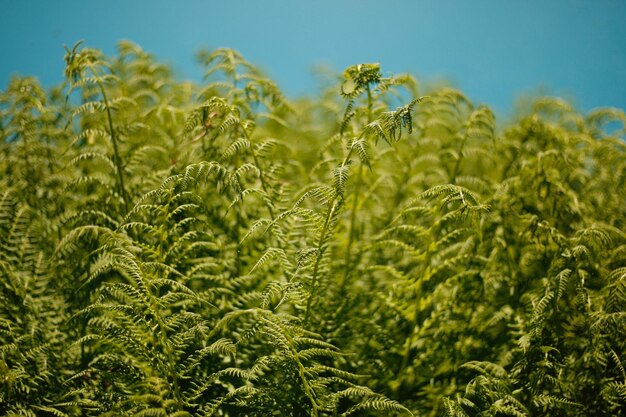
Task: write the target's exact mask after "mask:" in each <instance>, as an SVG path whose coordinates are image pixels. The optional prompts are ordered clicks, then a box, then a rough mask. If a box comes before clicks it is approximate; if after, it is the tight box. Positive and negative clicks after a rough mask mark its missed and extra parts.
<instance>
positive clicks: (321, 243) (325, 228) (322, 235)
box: [304, 148, 353, 323]
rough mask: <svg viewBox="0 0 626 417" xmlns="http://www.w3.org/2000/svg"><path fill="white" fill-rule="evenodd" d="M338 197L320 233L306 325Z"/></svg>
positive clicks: (330, 208) (349, 155)
mask: <svg viewBox="0 0 626 417" xmlns="http://www.w3.org/2000/svg"><path fill="white" fill-rule="evenodd" d="M352 152H353V150H352V148H351V149H350V151H349V152H348V155H346V157H345V158H344V160H343V162H342V163H341V167H342V168H343V167H345V166H346V165H347V164H348V161H349V160H350V157H351V156H352ZM337 197H338V194H336V193H335V196H334V197H333V199H332V200H331V201H330V203H329V206H328V211H327V212H326V218H325V219H324V226H323V227H322V232H321V233H320V238H319V240H318V242H317V257H316V259H315V265H314V266H313V276H312V277H311V286H312V291H311V294H310V295H309V298H308V300H307V302H306V310H305V313H304V322H305V323H307V322H308V320H309V314H310V311H311V306H312V305H313V296H314V295H315V293H316V290H317V281H318V279H317V274H318V273H319V266H320V262H321V260H322V255H323V250H322V247H323V246H324V242H325V241H326V234H327V233H328V229H329V226H330V220H331V219H332V218H333V215H334V214H335V211H336V210H337V207H338V205H337V204H336V203H337Z"/></svg>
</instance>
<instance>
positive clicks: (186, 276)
mask: <svg viewBox="0 0 626 417" xmlns="http://www.w3.org/2000/svg"><path fill="white" fill-rule="evenodd" d="M65 59H66V63H67V67H66V78H67V81H66V82H65V83H64V84H63V85H61V86H59V87H55V88H53V89H52V90H51V91H49V92H46V91H45V90H44V89H43V88H42V87H41V86H40V85H39V84H38V82H37V80H35V79H33V78H14V79H13V80H11V82H10V84H9V86H8V88H7V90H6V91H4V92H2V93H1V95H0V155H1V158H0V284H1V285H0V301H1V302H0V414H2V415H14V416H18V415H20V416H22V415H26V416H46V415H54V416H78V415H89V416H91V415H94V416H96V415H97V416H118V415H128V416H173V417H174V416H178V417H182V416H196V415H200V416H203V415H206V416H211V415H214V416H235V415H247V416H267V415H281V416H282V415H284V416H340V415H341V416H370V415H380V416H383V415H384V416H389V415H392V416H393V415H397V416H400V415H416V416H417V415H419V416H441V415H447V416H505V415H510V416H543V415H551V416H552V415H553V416H588V415H594V416H595V415H597V416H621V415H624V410H626V371H625V367H626V365H625V362H624V352H625V350H626V345H625V343H626V339H625V338H624V337H623V335H624V334H626V320H625V317H626V315H625V314H626V313H625V309H626V232H625V231H624V228H625V227H626V207H625V206H624V201H626V144H625V142H624V135H625V133H626V132H625V128H624V122H625V120H626V116H625V115H624V113H623V111H621V110H618V109H600V110H595V111H593V112H591V113H590V114H589V115H587V116H585V115H581V114H579V113H577V112H576V111H575V110H573V109H572V108H571V106H569V104H568V103H566V102H563V101H561V100H558V99H539V100H537V101H536V102H535V104H534V107H533V108H532V109H529V111H528V113H527V114H524V115H520V116H519V118H518V119H516V120H515V121H512V122H510V123H509V124H508V126H496V121H495V116H494V114H493V113H492V111H491V110H490V109H489V108H488V107H487V106H485V105H480V106H474V105H473V104H472V103H471V101H470V100H469V99H468V98H467V97H465V96H464V95H463V94H462V93H460V92H458V91H456V90H453V89H449V88H441V89H436V90H433V91H430V92H429V93H428V95H420V93H419V89H418V83H417V82H416V81H415V80H414V79H413V78H412V77H410V76H408V75H397V76H387V75H385V73H384V72H383V71H382V70H381V68H380V66H379V65H378V64H361V65H355V66H352V67H349V68H348V69H346V70H345V71H344V73H343V74H342V75H341V76H340V77H338V79H337V83H336V85H334V86H333V87H332V88H330V89H329V90H327V91H323V92H322V93H321V94H320V96H319V98H316V99H306V100H304V99H303V100H300V101H298V102H290V101H289V100H287V99H286V98H285V96H284V95H283V94H282V93H281V91H280V89H279V88H278V87H277V86H276V85H275V84H274V83H273V82H272V81H271V80H270V79H268V78H267V77H266V76H265V75H263V73H262V72H261V71H259V70H258V69H257V68H256V67H255V66H254V65H252V64H250V63H249V62H247V61H246V60H245V59H244V58H243V57H242V56H241V55H240V54H238V53H237V52H235V51H233V50H229V49H218V50H216V51H212V52H206V51H203V52H201V53H199V54H198V60H199V62H200V63H201V64H202V65H203V66H204V67H205V75H206V77H205V83H204V85H202V86H196V85H194V84H192V83H189V82H179V81H176V80H174V79H173V78H172V75H171V72H170V70H169V69H168V68H167V67H166V66H164V65H162V64H160V63H158V62H156V61H155V59H154V58H153V57H152V56H151V55H150V54H148V53H146V52H144V51H143V50H141V48H139V47H138V46H137V45H134V44H131V43H129V42H122V43H120V45H119V53H118V56H116V57H112V58H109V57H105V56H103V55H102V54H101V53H100V52H99V51H97V50H93V49H89V48H82V47H81V45H80V43H79V44H77V45H75V46H74V47H73V48H71V49H69V48H68V49H67V51H66V57H65ZM615 126H617V128H616V127H615Z"/></svg>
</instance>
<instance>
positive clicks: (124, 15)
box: [0, 0, 626, 113]
mask: <svg viewBox="0 0 626 417" xmlns="http://www.w3.org/2000/svg"><path fill="white" fill-rule="evenodd" d="M0 6H1V7H0V57H1V58H0V88H2V89H4V88H5V87H6V85H7V82H8V80H9V78H10V76H11V74H16V73H19V74H25V75H36V76H37V77H39V78H40V79H41V80H42V82H43V83H44V84H45V85H51V84H53V83H56V82H59V81H60V80H61V78H62V73H63V65H64V63H63V54H64V51H63V44H68V45H72V44H73V43H74V42H75V41H77V40H79V39H85V43H86V45H89V46H91V47H96V48H99V49H102V50H103V51H104V52H105V53H107V54H112V53H114V52H115V44H116V42H117V41H118V40H120V39H129V40H132V41H134V42H136V43H138V44H140V45H141V46H142V47H143V48H144V49H145V50H146V51H148V52H151V53H154V54H155V55H156V56H157V57H159V58H160V59H161V60H163V61H165V62H168V63H170V64H171V65H172V66H173V67H174V68H175V69H176V71H177V74H178V75H179V77H180V78H190V79H194V80H199V79H200V78H201V72H200V68H199V67H198V66H197V65H196V64H195V61H194V54H195V52H196V51H197V50H198V49H199V48H201V47H208V48H215V47H221V46H225V47H231V48H235V49H237V50H239V51H240V52H241V53H243V54H244V56H245V57H246V58H248V59H249V60H250V61H252V62H253V63H255V64H257V65H259V66H260V67H262V68H263V69H264V70H265V71H266V72H267V73H268V74H269V75H270V76H271V77H273V78H274V79H275V80H276V82H277V83H278V84H279V85H280V86H281V87H282V88H283V89H284V90H285V91H286V93H287V94H288V95H289V96H292V97H293V96H297V95H300V94H311V93H313V92H314V91H315V86H316V82H315V80H314V77H313V76H312V73H311V69H312V68H313V66H314V65H316V64H320V63H325V64H328V65H330V66H331V67H332V68H334V69H336V70H342V69H343V68H344V67H346V66H348V65H352V64H356V63H360V62H380V63H381V65H382V68H383V71H389V72H394V73H397V72H405V71H408V72H411V73H413V74H414V75H416V76H417V77H418V78H419V79H421V80H436V79H441V78H444V79H447V80H449V81H450V82H452V83H453V85H455V86H456V87H458V88H460V89H462V90H463V91H464V92H465V93H466V94H467V95H469V96H470V98H471V99H472V100H473V101H474V102H476V103H481V102H484V103H487V104H489V105H491V106H493V107H495V108H496V110H498V111H499V112H503V113H508V112H509V110H510V109H511V107H512V104H513V102H514V99H515V98H516V97H518V96H520V95H522V94H525V93H532V92H537V91H547V92H549V93H551V94H553V95H561V96H565V97H568V98H574V99H575V103H576V104H577V106H578V107H579V108H580V109H582V110H589V109H591V108H594V107H597V106H616V107H621V108H626V1H625V0H515V1H514V0H458V1H453V0H414V1H410V0H405V1H402V0H378V1H370V0H350V1H348V0H308V1H307V0H290V1H289V0H228V1H213V0H205V1H201V0H177V1H174V0H172V1H166V0H150V1H147V0H146V1H139V0H98V1H94V0H82V1H69V0H54V1H53V0H47V1H46V0H37V1H35V0H0Z"/></svg>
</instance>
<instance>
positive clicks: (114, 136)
mask: <svg viewBox="0 0 626 417" xmlns="http://www.w3.org/2000/svg"><path fill="white" fill-rule="evenodd" d="M89 68H90V69H91V72H92V73H93V75H94V76H95V78H96V82H97V84H98V88H99V89H100V94H102V100H103V101H104V107H105V108H106V112H107V120H108V122H109V131H110V132H111V142H112V143H113V154H114V156H115V168H116V171H117V181H118V185H119V187H120V193H121V194H122V201H123V202H124V209H125V210H126V212H128V194H127V193H126V187H125V186H124V172H123V169H122V158H120V153H119V149H118V145H117V134H116V133H115V128H114V127H113V116H112V115H111V106H109V100H108V98H107V94H106V91H105V90H104V85H103V84H102V80H101V79H100V76H99V75H98V72H97V71H96V70H95V68H93V67H91V66H90V67H89Z"/></svg>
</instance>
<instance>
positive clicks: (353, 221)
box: [340, 84, 373, 293]
mask: <svg viewBox="0 0 626 417" xmlns="http://www.w3.org/2000/svg"><path fill="white" fill-rule="evenodd" d="M372 106H373V101H372V91H371V89H370V85H369V84H367V124H370V123H371V122H372ZM362 177H363V164H362V163H361V164H359V169H358V171H357V174H356V181H355V182H354V188H355V190H354V204H353V205H352V212H351V213H350V226H349V228H348V246H347V247H346V259H345V272H344V275H343V278H342V280H341V284H340V293H343V292H344V291H345V286H346V282H347V280H348V276H349V275H350V272H352V270H351V268H350V266H351V264H352V244H353V243H354V235H355V230H356V214H357V209H358V207H359V197H360V196H361V187H360V185H361V179H362Z"/></svg>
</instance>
